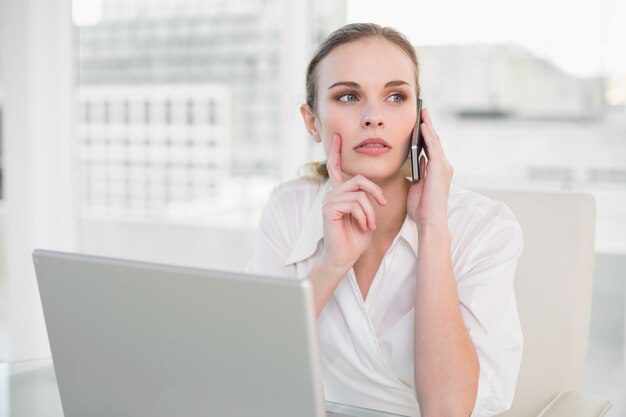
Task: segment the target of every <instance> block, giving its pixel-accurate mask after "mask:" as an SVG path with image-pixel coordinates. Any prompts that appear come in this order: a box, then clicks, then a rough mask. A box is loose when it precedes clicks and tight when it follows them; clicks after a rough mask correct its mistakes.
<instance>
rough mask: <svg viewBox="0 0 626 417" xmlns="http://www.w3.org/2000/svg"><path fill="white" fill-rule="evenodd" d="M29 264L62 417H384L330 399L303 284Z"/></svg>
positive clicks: (39, 255)
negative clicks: (34, 277)
mask: <svg viewBox="0 0 626 417" xmlns="http://www.w3.org/2000/svg"><path fill="white" fill-rule="evenodd" d="M33 259H34V264H35V270H36V274H37V280H38V283H39V292H40V296H41V302H42V306H43V312H44V316H45V321H46V327H47V330H48V337H49V341H50V348H51V352H52V359H53V363H54V368H55V373H56V377H57V383H58V387H59V393H60V396H61V403H62V406H63V411H64V415H65V417H84V416H103V417H104V416H106V417H110V416H116V417H159V416H163V417H165V416H168V417H170V416H178V417H185V416H219V417H229V416H233V417H235V416H236V417H240V416H256V417H264V416H268V417H270V416H271V417H279V416H289V417H292V416H301V417H322V416H348V415H351V416H375V415H376V416H381V415H386V414H384V413H377V412H372V411H371V410H363V409H356V408H351V407H345V406H341V405H339V404H332V403H326V402H325V401H324V393H323V389H322V382H321V371H320V363H319V352H318V342H317V336H316V330H315V317H314V310H313V298H312V292H311V286H310V283H309V281H308V280H306V279H297V278H278V277H268V276H258V275H251V274H246V273H235V272H225V271H217V270H208V269H198V268H189V267H181V266H172V265H163V264H156V263H148V262H139V261H133V260H124V259H113V258H105V257H97V256H90V255H83V254H75V253H63V252H53V251H46V250H35V251H34V253H33Z"/></svg>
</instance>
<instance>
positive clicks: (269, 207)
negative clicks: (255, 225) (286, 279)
mask: <svg viewBox="0 0 626 417" xmlns="http://www.w3.org/2000/svg"><path fill="white" fill-rule="evenodd" d="M277 197H278V196H277V192H276V190H274V191H273V192H272V193H271V194H270V199H269V201H268V203H267V204H266V205H265V208H264V209H263V214H262V216H261V222H260V228H259V229H260V230H259V233H258V235H257V239H256V244H255V248H254V255H253V257H252V259H251V260H250V262H248V265H247V267H246V270H247V271H248V272H254V273H259V274H264V275H276V276H295V275H296V270H295V266H294V265H285V260H286V259H287V257H288V256H289V253H290V252H291V248H292V245H293V244H292V243H291V242H290V238H289V236H290V233H289V227H288V224H287V222H289V221H290V219H291V218H292V216H286V215H284V213H283V212H282V210H281V205H280V204H279V201H278V198H277Z"/></svg>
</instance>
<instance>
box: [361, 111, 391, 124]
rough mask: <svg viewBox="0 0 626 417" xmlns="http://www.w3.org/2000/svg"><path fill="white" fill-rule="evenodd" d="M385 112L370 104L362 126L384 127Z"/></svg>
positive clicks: (364, 114)
mask: <svg viewBox="0 0 626 417" xmlns="http://www.w3.org/2000/svg"><path fill="white" fill-rule="evenodd" d="M384 124H385V123H384V121H383V114H382V113H381V111H380V109H379V108H378V107H377V106H369V107H368V108H367V109H366V110H365V113H363V119H362V120H361V126H363V127H383V126H384Z"/></svg>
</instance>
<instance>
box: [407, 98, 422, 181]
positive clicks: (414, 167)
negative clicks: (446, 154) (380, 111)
mask: <svg viewBox="0 0 626 417" xmlns="http://www.w3.org/2000/svg"><path fill="white" fill-rule="evenodd" d="M421 124H422V99H419V98H418V99H417V119H416V120H415V126H413V133H411V147H410V149H409V156H410V158H411V177H412V179H413V181H419V180H421V178H420V167H419V159H420V155H421V153H422V150H423V149H424V139H423V138H422V133H421V132H420V125H421Z"/></svg>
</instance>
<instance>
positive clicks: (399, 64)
mask: <svg viewBox="0 0 626 417" xmlns="http://www.w3.org/2000/svg"><path fill="white" fill-rule="evenodd" d="M415 71H416V70H415V65H414V64H413V61H411V58H409V56H408V55H407V54H406V52H404V51H403V50H402V49H401V48H400V47H399V46H397V45H396V44H394V43H392V42H390V41H388V40H387V39H384V38H367V39H361V40H358V41H355V42H350V43H346V44H343V45H340V46H338V47H336V48H335V49H333V50H332V52H330V53H329V54H328V55H327V56H326V57H324V59H323V60H322V61H321V62H320V63H319V66H318V87H319V88H324V89H326V88H328V86H330V85H332V84H333V83H335V82H337V81H353V82H356V83H358V84H360V85H362V86H363V85H377V84H382V85H384V84H385V83H386V82H388V81H391V80H403V81H406V82H408V83H410V84H411V85H412V86H415Z"/></svg>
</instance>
